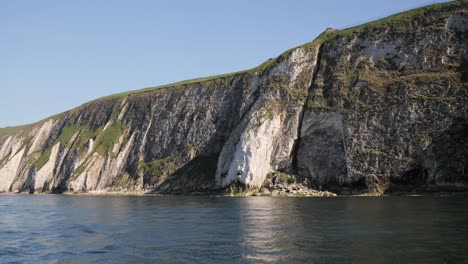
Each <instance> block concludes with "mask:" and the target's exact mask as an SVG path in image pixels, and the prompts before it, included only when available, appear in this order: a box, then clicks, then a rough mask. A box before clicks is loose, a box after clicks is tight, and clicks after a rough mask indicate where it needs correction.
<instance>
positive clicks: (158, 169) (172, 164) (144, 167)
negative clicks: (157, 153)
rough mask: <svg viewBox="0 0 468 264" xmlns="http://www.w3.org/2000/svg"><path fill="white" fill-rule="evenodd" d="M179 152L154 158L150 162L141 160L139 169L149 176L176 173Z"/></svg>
mask: <svg viewBox="0 0 468 264" xmlns="http://www.w3.org/2000/svg"><path fill="white" fill-rule="evenodd" d="M176 158H177V154H172V155H170V156H167V157H165V158H162V159H158V160H152V161H150V162H144V161H140V162H139V163H138V170H139V171H140V172H143V174H144V175H146V176H149V177H151V178H152V177H161V176H168V175H170V174H172V173H174V172H175V171H176V170H177V169H178V167H177V166H176Z"/></svg>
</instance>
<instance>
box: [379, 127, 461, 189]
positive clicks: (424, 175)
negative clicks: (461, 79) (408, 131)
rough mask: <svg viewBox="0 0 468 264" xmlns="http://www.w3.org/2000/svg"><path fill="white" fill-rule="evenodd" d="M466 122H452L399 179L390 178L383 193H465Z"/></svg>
mask: <svg viewBox="0 0 468 264" xmlns="http://www.w3.org/2000/svg"><path fill="white" fill-rule="evenodd" d="M467 174H468V120H466V119H462V118H459V119H456V120H455V122H454V123H453V124H452V125H451V126H450V127H449V128H448V129H447V130H446V131H445V132H444V133H443V134H442V135H441V136H439V137H437V138H434V139H433V141H432V144H431V145H429V146H428V147H427V148H426V150H425V151H424V152H423V153H421V154H420V155H419V156H418V157H417V158H416V159H415V162H413V163H412V164H411V165H410V166H409V169H408V170H407V171H406V172H404V173H403V174H402V175H399V176H396V177H391V178H390V188H389V189H388V190H387V192H399V191H415V192H425V191H430V192H432V191H467V190H468V178H467V176H468V175H467Z"/></svg>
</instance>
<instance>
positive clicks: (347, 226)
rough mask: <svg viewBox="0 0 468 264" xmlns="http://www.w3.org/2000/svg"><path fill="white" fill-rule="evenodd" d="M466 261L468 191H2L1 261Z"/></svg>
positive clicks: (0, 205)
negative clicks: (311, 194)
mask: <svg viewBox="0 0 468 264" xmlns="http://www.w3.org/2000/svg"><path fill="white" fill-rule="evenodd" d="M25 262H26V263H96V262H97V263H468V197H465V196H448V197H433V196H419V197H408V196H406V197H404V196H399V197H337V198H274V197H248V198H228V197H191V196H173V197H170V196H167V197H154V196H153V197H128V196H67V195H5V194H4V195H0V263H25Z"/></svg>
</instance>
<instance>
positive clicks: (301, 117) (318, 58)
mask: <svg viewBox="0 0 468 264" xmlns="http://www.w3.org/2000/svg"><path fill="white" fill-rule="evenodd" d="M322 53H323V44H320V45H319V47H318V51H317V56H316V59H315V66H314V70H313V72H312V80H311V82H310V86H309V88H308V89H307V97H306V99H305V101H304V104H303V106H302V110H301V113H300V115H299V124H298V126H297V139H296V140H295V141H294V145H293V148H292V151H291V156H292V162H291V169H290V170H291V173H293V174H298V173H297V172H298V165H297V152H298V151H299V145H300V143H301V130H302V123H303V121H304V114H305V111H306V110H307V103H308V102H309V98H310V93H311V91H312V89H313V87H314V86H315V82H316V80H317V75H318V73H319V70H320V63H321V60H322Z"/></svg>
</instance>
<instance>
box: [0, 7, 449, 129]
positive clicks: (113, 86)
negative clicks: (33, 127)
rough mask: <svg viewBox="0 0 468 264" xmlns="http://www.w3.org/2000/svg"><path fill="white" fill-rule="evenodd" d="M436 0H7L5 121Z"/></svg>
mask: <svg viewBox="0 0 468 264" xmlns="http://www.w3.org/2000/svg"><path fill="white" fill-rule="evenodd" d="M435 2H443V1H434V0H411V1H408V0H391V1H390V0H342V1H338V0H324V1H311V0H301V1H299V0H297V1H294V0H291V1H286V0H283V1H279V0H258V1H255V0H236V1H220V0H217V1H216V0H197V1H189V0H186V1H181V0H167V1H166V0H162V1H156V0H155V1H150V0H131V1H130V0H128V1H120V0H112V1H111V0H106V1H103V0H101V1H96V0H93V1H90V0H80V1H62V0H54V1H52V0H41V1H36V0H29V1H25V0H14V1H1V2H0V36H1V38H0V89H1V97H0V127H3V126H13V125H20V124H26V123H31V122H35V121H38V120H40V119H43V118H45V117H48V116H51V115H53V114H56V113H59V112H63V111H66V110H68V109H71V108H73V107H76V106H78V105H80V104H82V103H85V102H87V101H89V100H92V99H95V98H98V97H101V96H105V95H109V94H113V93H119V92H123V91H128V90H135V89H140V88H144V87H148V86H156V85H160V84H165V83H171V82H175V81H180V80H185V79H191V78H196V77H203V76H210V75H216V74H222V73H227V72H233V71H239V70H243V69H248V68H252V67H255V66H257V65H258V64H260V63H262V62H263V61H265V60H267V59H268V58H271V57H275V56H277V55H279V54H280V53H282V52H283V51H285V50H287V49H289V48H292V47H294V46H297V45H300V44H303V43H306V42H309V41H311V40H312V39H314V37H316V36H317V35H318V34H320V33H321V32H322V31H323V30H324V29H325V28H327V27H334V28H338V29H342V28H346V27H349V26H353V25H357V24H361V23H363V22H367V21H369V20H373V19H377V18H380V17H383V16H387V15H390V14H393V13H396V12H400V11H404V10H406V9H410V8H414V7H419V6H422V5H425V4H432V3H435Z"/></svg>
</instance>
